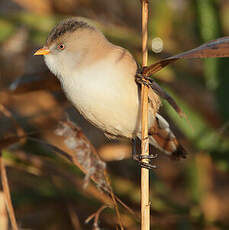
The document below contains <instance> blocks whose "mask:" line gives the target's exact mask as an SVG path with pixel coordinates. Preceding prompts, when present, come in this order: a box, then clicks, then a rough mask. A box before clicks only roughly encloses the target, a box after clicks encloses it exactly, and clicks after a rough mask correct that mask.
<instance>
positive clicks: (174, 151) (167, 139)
mask: <svg viewBox="0 0 229 230" xmlns="http://www.w3.org/2000/svg"><path fill="white" fill-rule="evenodd" d="M149 141H150V144H152V145H153V146H154V147H156V148H158V149H159V150H160V151H162V152H164V153H166V154H167V155H169V156H170V157H171V158H173V159H180V158H186V154H187V153H186V151H185V149H184V148H183V147H182V145H181V144H180V143H179V142H178V140H177V139H176V137H175V135H174V134H173V132H172V131H171V130H170V127H169V124H168V123H167V121H166V120H165V119H164V118H163V117H162V116H160V115H159V114H156V119H155V122H154V124H153V126H152V127H151V128H150V130H149Z"/></svg>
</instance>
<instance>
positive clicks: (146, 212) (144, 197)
mask: <svg viewBox="0 0 229 230" xmlns="http://www.w3.org/2000/svg"><path fill="white" fill-rule="evenodd" d="M148 5H149V3H148V0H142V55H143V56H142V66H143V67H144V66H147V61H148V60H147V59H148V50H147V41H148V30H147V25H148ZM148 90H149V89H148V87H147V86H145V85H143V84H142V90H141V124H142V141H141V154H142V155H149V139H148ZM142 161H145V162H146V163H148V160H146V159H144V160H142ZM149 229H150V205H149V170H148V169H145V168H142V169H141V230H149Z"/></svg>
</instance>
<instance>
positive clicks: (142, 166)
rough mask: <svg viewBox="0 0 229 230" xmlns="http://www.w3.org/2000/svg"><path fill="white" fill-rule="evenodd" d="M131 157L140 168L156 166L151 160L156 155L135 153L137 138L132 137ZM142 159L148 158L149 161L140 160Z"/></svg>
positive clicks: (153, 167)
mask: <svg viewBox="0 0 229 230" xmlns="http://www.w3.org/2000/svg"><path fill="white" fill-rule="evenodd" d="M132 147H133V148H132V158H133V160H135V161H137V162H138V164H139V165H140V167H141V168H146V169H155V168H157V166H156V165H153V164H152V162H151V160H153V159H155V158H157V155H140V154H138V153H137V140H136V138H134V139H132ZM142 159H148V160H149V161H150V162H149V163H146V162H142V161H141V160H142Z"/></svg>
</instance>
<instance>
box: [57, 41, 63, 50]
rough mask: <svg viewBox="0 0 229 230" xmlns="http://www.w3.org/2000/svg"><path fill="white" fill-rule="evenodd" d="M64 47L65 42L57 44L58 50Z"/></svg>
mask: <svg viewBox="0 0 229 230" xmlns="http://www.w3.org/2000/svg"><path fill="white" fill-rule="evenodd" d="M64 48H65V46H64V44H63V43H61V44H59V45H57V49H58V50H64Z"/></svg>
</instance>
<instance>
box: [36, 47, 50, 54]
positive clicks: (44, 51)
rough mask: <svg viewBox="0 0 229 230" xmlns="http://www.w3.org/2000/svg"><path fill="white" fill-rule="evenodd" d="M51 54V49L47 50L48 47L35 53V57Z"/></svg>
mask: <svg viewBox="0 0 229 230" xmlns="http://www.w3.org/2000/svg"><path fill="white" fill-rule="evenodd" d="M49 53H50V49H49V48H47V47H43V48H41V49H39V50H37V51H36V52H35V53H34V55H47V54H49Z"/></svg>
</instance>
